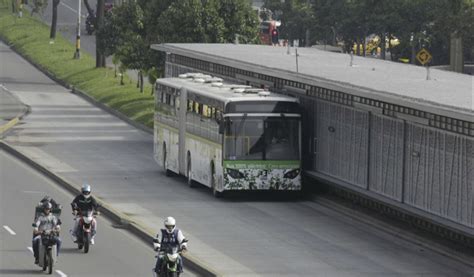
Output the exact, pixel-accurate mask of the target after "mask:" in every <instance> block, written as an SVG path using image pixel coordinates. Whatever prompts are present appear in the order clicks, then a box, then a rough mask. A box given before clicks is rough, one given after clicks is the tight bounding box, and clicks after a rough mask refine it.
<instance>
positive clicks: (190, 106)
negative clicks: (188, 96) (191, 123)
mask: <svg viewBox="0 0 474 277" xmlns="http://www.w3.org/2000/svg"><path fill="white" fill-rule="evenodd" d="M193 107H194V101H193V100H188V112H192V111H193Z"/></svg>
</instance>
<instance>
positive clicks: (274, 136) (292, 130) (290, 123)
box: [265, 118, 299, 160]
mask: <svg viewBox="0 0 474 277" xmlns="http://www.w3.org/2000/svg"><path fill="white" fill-rule="evenodd" d="M298 129H299V120H296V119H286V118H268V119H267V120H265V159H266V160H298V159H299V130H298Z"/></svg>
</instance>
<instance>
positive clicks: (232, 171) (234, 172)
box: [226, 168, 245, 179]
mask: <svg viewBox="0 0 474 277" xmlns="http://www.w3.org/2000/svg"><path fill="white" fill-rule="evenodd" d="M226 170H227V174H229V175H230V177H232V178H234V179H241V178H244V177H245V176H244V174H243V173H242V172H240V171H238V170H237V169H232V168H227V169H226Z"/></svg>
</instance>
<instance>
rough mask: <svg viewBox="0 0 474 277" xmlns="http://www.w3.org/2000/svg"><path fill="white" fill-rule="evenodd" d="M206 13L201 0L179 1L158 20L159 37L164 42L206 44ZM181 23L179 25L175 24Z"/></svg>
mask: <svg viewBox="0 0 474 277" xmlns="http://www.w3.org/2000/svg"><path fill="white" fill-rule="evenodd" d="M203 13H204V9H203V5H202V2H201V0H177V1H175V2H173V3H172V4H171V5H170V6H169V7H168V8H167V9H166V11H164V12H163V13H162V14H161V15H160V18H159V20H158V26H160V30H159V37H160V40H161V41H163V42H188V43H190V42H205V41H204V38H205V36H204V32H205V29H204V28H203V26H202V15H203ZM175 22H179V24H174V23H175Z"/></svg>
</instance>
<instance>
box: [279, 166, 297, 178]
mask: <svg viewBox="0 0 474 277" xmlns="http://www.w3.org/2000/svg"><path fill="white" fill-rule="evenodd" d="M299 174H300V169H299V168H297V169H293V170H290V171H288V172H287V173H285V175H283V177H284V178H287V179H295V178H296V176H298V175H299Z"/></svg>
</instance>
